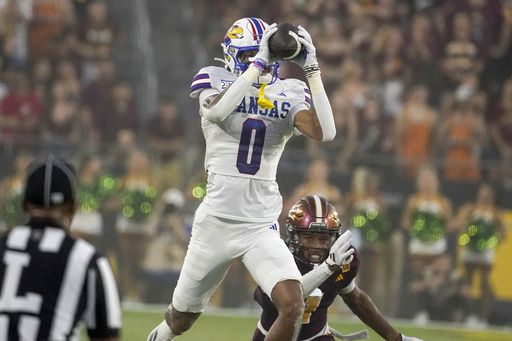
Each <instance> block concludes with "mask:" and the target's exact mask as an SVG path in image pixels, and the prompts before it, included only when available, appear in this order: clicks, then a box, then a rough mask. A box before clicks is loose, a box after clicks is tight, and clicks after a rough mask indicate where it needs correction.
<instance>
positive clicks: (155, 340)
mask: <svg viewBox="0 0 512 341" xmlns="http://www.w3.org/2000/svg"><path fill="white" fill-rule="evenodd" d="M172 336H174V335H173V334H172V332H171V328H169V326H168V325H167V322H165V320H163V321H162V323H160V324H159V325H158V326H157V327H156V328H155V329H153V330H152V331H151V333H149V336H148V339H147V341H170V340H172V338H171V337H172Z"/></svg>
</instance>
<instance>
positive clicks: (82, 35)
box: [76, 0, 123, 81]
mask: <svg viewBox="0 0 512 341" xmlns="http://www.w3.org/2000/svg"><path fill="white" fill-rule="evenodd" d="M122 37H123V34H122V30H121V27H120V26H119V24H118V23H117V20H116V19H115V18H113V17H112V15H111V13H110V11H109V7H108V3H107V1H105V0H94V1H89V2H88V3H87V15H86V17H85V18H83V19H81V20H79V21H78V24H77V27H76V40H77V46H76V52H77V54H78V55H79V57H80V58H81V65H82V75H83V79H84V80H85V81H88V80H90V79H94V78H95V77H96V75H97V73H98V70H97V65H96V64H97V61H98V60H101V59H105V58H113V57H114V55H115V52H116V50H117V48H118V46H119V44H120V43H121V40H122Z"/></svg>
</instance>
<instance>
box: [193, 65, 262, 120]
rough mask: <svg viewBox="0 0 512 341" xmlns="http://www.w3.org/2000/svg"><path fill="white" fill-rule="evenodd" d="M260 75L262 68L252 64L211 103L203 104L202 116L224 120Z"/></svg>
mask: <svg viewBox="0 0 512 341" xmlns="http://www.w3.org/2000/svg"><path fill="white" fill-rule="evenodd" d="M259 75H260V70H259V69H258V68H257V67H256V66H254V65H251V66H249V68H248V69H247V71H245V72H244V73H243V74H242V75H241V76H240V77H238V78H237V80H236V81H234V82H233V84H231V86H230V87H229V88H228V89H227V90H226V91H225V92H223V93H221V94H219V95H218V96H217V98H216V99H215V100H214V101H213V102H211V103H204V104H203V105H202V106H201V109H200V113H201V116H203V117H205V118H207V119H209V120H211V121H213V122H222V121H224V120H225V119H226V117H228V115H229V114H231V113H232V112H233V110H234V109H235V108H236V106H237V105H239V104H240V102H241V101H242V98H244V96H245V95H246V94H247V91H249V89H250V87H251V86H252V83H254V82H255V81H256V78H257V77H258V76H259Z"/></svg>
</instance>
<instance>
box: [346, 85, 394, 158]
mask: <svg viewBox="0 0 512 341" xmlns="http://www.w3.org/2000/svg"><path fill="white" fill-rule="evenodd" d="M365 102H366V105H365V106H364V108H362V109H361V111H360V112H359V113H358V114H357V115H356V116H357V120H358V123H357V127H358V134H357V136H358V142H357V144H356V149H355V153H354V159H355V160H356V161H355V162H358V163H371V160H374V159H376V158H379V156H381V155H386V154H390V153H392V147H393V137H392V135H391V134H390V133H389V129H388V127H389V126H390V120H389V119H388V118H387V117H385V116H384V115H383V112H382V109H381V106H380V103H379V101H378V100H377V98H376V97H374V96H372V95H368V96H366V100H365Z"/></svg>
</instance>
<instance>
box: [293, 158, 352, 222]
mask: <svg viewBox="0 0 512 341" xmlns="http://www.w3.org/2000/svg"><path fill="white" fill-rule="evenodd" d="M329 176H330V165H329V163H328V162H327V161H326V160H325V159H321V158H316V159H314V160H313V161H312V162H311V163H310V166H309V169H308V171H307V174H306V177H305V179H304V181H303V182H302V183H299V184H298V185H297V186H296V187H295V189H294V191H293V193H292V194H291V196H290V197H289V198H288V200H287V201H288V203H289V205H288V206H289V207H291V206H292V205H293V203H295V202H297V200H299V199H300V198H302V197H303V196H305V195H307V193H315V194H317V195H319V196H322V197H324V198H326V199H327V200H328V201H329V202H331V203H332V204H333V205H336V207H338V211H340V212H344V205H343V204H344V202H343V201H344V200H343V199H344V198H343V196H342V194H341V191H340V189H339V188H338V187H337V186H336V185H334V184H333V183H332V182H331V181H330V178H329ZM285 214H286V212H285Z"/></svg>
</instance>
